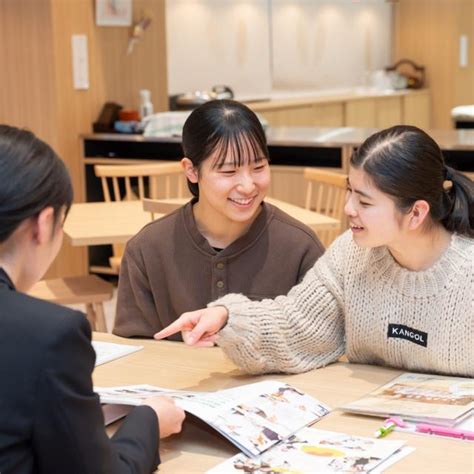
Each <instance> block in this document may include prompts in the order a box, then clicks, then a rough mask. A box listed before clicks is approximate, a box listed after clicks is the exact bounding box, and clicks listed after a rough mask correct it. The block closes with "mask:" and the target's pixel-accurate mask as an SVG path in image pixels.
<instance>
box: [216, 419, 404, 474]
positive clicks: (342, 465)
mask: <svg viewBox="0 0 474 474" xmlns="http://www.w3.org/2000/svg"><path fill="white" fill-rule="evenodd" d="M403 444H404V442H403V441H388V440H378V439H372V438H363V437H358V436H351V435H348V434H344V433H336V432H332V431H323V430H316V429H311V428H305V429H303V430H301V431H299V432H298V433H297V434H296V435H294V436H292V437H291V438H289V439H288V440H287V441H285V442H284V443H281V444H279V445H277V446H275V447H273V448H271V449H270V450H268V451H267V452H266V453H264V454H262V455H261V456H259V457H257V458H249V457H247V456H245V455H244V454H238V455H237V456H234V457H233V458H231V459H229V460H227V461H225V462H224V463H222V464H220V465H218V466H217V467H215V468H213V469H211V470H210V471H208V474H229V473H232V472H235V473H242V472H247V473H254V474H263V473H267V474H268V473H271V472H291V473H298V474H304V473H316V472H324V473H331V472H346V473H347V472H359V473H368V472H373V470H374V469H376V468H377V467H378V466H381V465H382V462H384V461H385V460H389V459H390V457H391V456H392V455H394V454H396V455H397V456H398V457H397V459H399V458H400V456H401V454H400V452H399V450H400V449H401V448H402V446H403ZM405 454H406V453H405ZM376 472H382V471H381V470H377V471H376Z"/></svg>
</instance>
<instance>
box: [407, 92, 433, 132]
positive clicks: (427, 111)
mask: <svg viewBox="0 0 474 474" xmlns="http://www.w3.org/2000/svg"><path fill="white" fill-rule="evenodd" d="M430 115H431V99H430V95H429V93H428V92H427V93H426V94H413V95H411V94H410V95H406V96H404V97H403V123H404V124H405V125H415V126H416V127H420V128H423V129H425V130H427V129H429V128H430V124H431V121H430Z"/></svg>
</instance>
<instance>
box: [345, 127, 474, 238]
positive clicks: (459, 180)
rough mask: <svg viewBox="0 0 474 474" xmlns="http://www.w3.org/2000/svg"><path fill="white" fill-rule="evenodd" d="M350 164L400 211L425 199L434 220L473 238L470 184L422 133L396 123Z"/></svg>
mask: <svg viewBox="0 0 474 474" xmlns="http://www.w3.org/2000/svg"><path fill="white" fill-rule="evenodd" d="M350 163H351V166H353V167H355V168H360V169H363V170H364V172H365V173H367V174H368V175H369V177H370V179H371V180H372V181H373V183H374V184H375V186H377V188H379V189H380V190H381V191H382V192H384V193H386V194H389V195H391V196H392V197H393V198H394V200H395V203H396V206H397V208H398V209H399V210H400V211H401V212H408V211H409V210H410V209H411V208H412V206H413V204H414V203H415V201H417V200H425V201H427V202H428V204H429V206H430V217H431V219H432V221H433V222H440V223H441V224H442V225H443V226H444V227H445V228H446V229H447V230H449V231H451V232H457V233H459V234H464V235H467V236H469V237H474V183H473V182H472V181H471V180H470V179H469V178H468V177H467V176H465V175H463V174H462V173H460V172H458V171H455V170H454V169H453V168H450V167H449V166H446V164H445V162H444V157H443V154H442V152H441V150H440V148H439V146H438V145H437V143H436V142H435V141H434V140H433V139H432V138H431V137H430V136H429V135H428V134H427V133H425V132H424V131H423V130H421V129H419V128H417V127H413V126H409V125H397V126H395V127H391V128H387V129H385V130H382V131H380V132H378V133H375V134H374V135H372V136H370V137H369V138H367V140H365V142H364V143H363V144H362V145H361V146H360V147H359V148H358V149H357V150H356V151H355V152H354V154H353V155H352V158H351V161H350Z"/></svg>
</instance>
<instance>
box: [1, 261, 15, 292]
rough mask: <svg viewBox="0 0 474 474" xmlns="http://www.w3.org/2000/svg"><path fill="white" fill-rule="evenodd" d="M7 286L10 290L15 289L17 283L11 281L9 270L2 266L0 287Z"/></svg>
mask: <svg viewBox="0 0 474 474" xmlns="http://www.w3.org/2000/svg"><path fill="white" fill-rule="evenodd" d="M2 286H6V287H7V288H8V289H10V290H15V285H14V284H13V282H12V281H11V279H10V277H9V276H8V274H7V272H6V271H5V270H4V269H3V268H1V267H0V287H2Z"/></svg>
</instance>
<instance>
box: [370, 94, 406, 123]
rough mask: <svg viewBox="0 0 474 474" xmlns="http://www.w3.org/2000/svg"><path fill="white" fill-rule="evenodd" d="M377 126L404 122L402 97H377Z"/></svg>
mask: <svg viewBox="0 0 474 474" xmlns="http://www.w3.org/2000/svg"><path fill="white" fill-rule="evenodd" d="M376 107H377V122H376V127H377V128H387V127H392V126H393V125H399V124H401V123H402V107H401V99H400V97H383V98H380V99H376Z"/></svg>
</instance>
